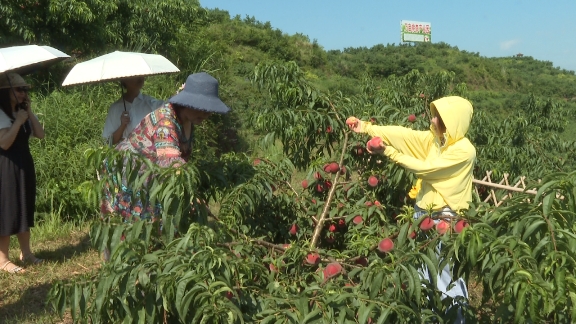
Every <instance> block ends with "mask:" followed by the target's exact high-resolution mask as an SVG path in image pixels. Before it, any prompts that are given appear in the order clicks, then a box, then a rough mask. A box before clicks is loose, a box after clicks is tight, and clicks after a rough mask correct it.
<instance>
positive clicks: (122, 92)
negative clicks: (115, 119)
mask: <svg viewBox="0 0 576 324" xmlns="http://www.w3.org/2000/svg"><path fill="white" fill-rule="evenodd" d="M120 95H121V96H122V103H124V112H126V99H124V87H123V86H122V81H120Z"/></svg>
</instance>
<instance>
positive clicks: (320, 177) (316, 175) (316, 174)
mask: <svg viewBox="0 0 576 324" xmlns="http://www.w3.org/2000/svg"><path fill="white" fill-rule="evenodd" d="M314 179H316V180H320V179H322V175H321V174H320V172H314Z"/></svg>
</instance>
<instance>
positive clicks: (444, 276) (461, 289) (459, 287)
mask: <svg viewBox="0 0 576 324" xmlns="http://www.w3.org/2000/svg"><path fill="white" fill-rule="evenodd" d="M414 209H415V212H414V219H418V218H420V217H422V216H424V215H428V212H427V211H426V210H423V209H421V208H420V207H418V206H417V205H414ZM439 214H443V215H449V216H456V213H455V212H454V211H453V210H451V209H450V208H449V207H445V208H443V209H442V210H440V211H438V212H433V213H432V216H436V215H439ZM434 222H435V223H438V222H439V221H438V220H434ZM441 244H442V243H441V242H440V243H438V246H437V247H436V251H437V252H436V255H437V256H438V255H439V252H440V247H441ZM418 272H419V273H420V277H421V278H422V279H427V280H429V281H430V272H429V271H428V267H426V266H423V267H422V268H421V269H420V270H419V271H418ZM436 282H437V285H436V288H437V289H438V290H439V291H441V292H442V296H443V297H442V299H444V298H445V297H446V296H449V297H452V298H456V297H464V298H466V299H468V289H467V288H466V282H465V281H464V279H463V278H458V279H456V280H455V281H454V280H453V279H452V273H451V271H450V266H449V265H448V264H447V265H446V266H445V267H444V269H442V271H439V272H438V277H437V278H436ZM451 283H454V285H453V287H452V288H450V289H448V286H450V284H451ZM454 323H464V316H463V314H462V311H461V310H460V309H459V310H458V317H457V319H456V321H455V322H454Z"/></svg>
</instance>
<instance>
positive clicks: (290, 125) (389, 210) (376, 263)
mask: <svg viewBox="0 0 576 324" xmlns="http://www.w3.org/2000/svg"><path fill="white" fill-rule="evenodd" d="M453 77H454V75H453V74H451V73H441V74H438V75H422V74H420V73H419V72H417V71H413V72H411V73H410V74H408V75H406V76H405V77H394V78H391V79H389V80H387V82H384V83H380V84H378V83H377V82H375V81H374V80H371V79H370V78H368V77H366V78H365V80H364V85H363V88H364V90H363V93H362V94H361V95H358V96H354V97H346V96H344V95H343V94H341V93H333V94H332V93H327V92H323V91H321V90H319V89H318V88H316V87H315V86H314V85H313V84H312V83H310V82H309V80H308V79H307V78H306V76H305V74H304V73H303V72H302V71H301V70H300V69H299V67H298V66H297V65H295V64H293V63H288V64H285V65H281V64H275V65H273V64H262V65H260V66H258V68H257V69H255V71H254V74H253V75H252V78H251V80H252V81H253V82H254V84H255V85H256V86H257V88H258V89H260V91H261V92H262V93H263V94H265V96H266V98H267V102H268V104H267V108H263V109H261V110H258V111H255V112H254V113H253V114H252V115H251V116H249V119H248V120H249V122H250V124H251V125H252V126H253V127H254V129H255V131H256V132H257V133H258V134H261V135H262V143H261V147H262V149H263V152H264V153H263V154H262V155H259V156H257V157H248V156H245V155H241V154H236V153H227V154H223V155H221V156H220V158H219V159H218V160H215V159H214V156H202V155H201V154H200V152H197V153H196V156H197V157H198V158H197V159H196V160H195V162H194V163H189V165H186V166H184V167H182V168H178V169H158V168H156V167H155V166H153V165H148V169H147V170H148V171H146V173H142V172H138V171H137V170H139V169H140V168H139V166H140V163H146V161H139V160H138V159H135V160H133V159H126V158H125V157H124V156H122V155H118V154H116V153H114V152H106V151H93V152H92V153H91V154H90V156H89V162H90V165H91V166H92V167H93V168H100V167H101V161H102V160H103V159H104V158H108V159H109V160H112V161H115V162H114V163H117V164H118V165H123V163H128V164H126V165H125V166H126V169H127V170H133V171H131V172H129V173H128V176H127V178H128V180H129V184H130V187H132V188H134V189H135V192H138V190H140V197H145V199H150V201H151V202H153V203H155V202H160V203H161V204H162V216H161V217H162V221H161V222H136V223H134V224H129V223H124V222H122V221H121V217H120V216H119V215H113V216H111V217H109V218H106V219H104V220H101V221H96V222H95V223H94V225H93V226H92V231H91V236H92V240H93V242H94V244H95V246H96V247H97V248H98V249H100V250H103V249H104V248H105V247H109V248H110V249H111V251H112V255H111V259H110V261H109V262H106V263H104V265H103V267H102V269H101V271H100V272H99V274H98V275H97V276H96V277H93V278H83V279H78V280H75V281H72V282H61V283H58V284H56V285H55V286H54V287H53V288H52V290H51V292H50V301H51V303H52V305H53V306H54V307H55V309H56V310H57V311H58V312H59V314H60V315H63V314H64V313H65V312H66V311H67V310H70V311H71V314H72V317H73V319H74V320H75V321H77V322H96V323H117V322H124V321H126V322H135V321H138V322H150V323H157V322H165V323H189V322H206V323H223V322H226V323H244V322H246V323H253V322H262V323H276V322H282V323H313V322H314V323H318V322H322V323H331V322H336V323H368V322H372V323H374V322H378V323H388V322H394V323H413V322H421V321H424V322H427V321H430V322H433V321H448V322H450V321H453V320H454V318H455V316H456V312H457V307H452V305H453V303H457V304H459V305H460V306H461V308H462V311H463V313H464V315H465V316H466V317H467V318H468V320H470V321H476V320H481V321H489V322H502V323H507V322H517V323H523V322H529V321H531V322H545V321H549V322H559V323H569V322H571V320H572V318H573V317H574V316H575V315H576V314H575V313H576V308H575V307H574V302H576V278H575V277H574V275H573V273H572V272H571V271H568V270H567V269H570V268H571V267H573V266H574V263H575V261H576V259H575V257H576V255H575V252H574V251H576V249H575V247H576V235H575V234H574V233H575V228H574V226H573V224H574V223H575V221H576V219H575V217H576V196H575V195H576V189H575V185H576V173H574V172H572V173H554V174H550V175H547V176H545V177H543V178H542V181H541V182H540V183H537V182H535V181H534V182H531V183H530V184H529V186H530V187H531V188H532V187H535V188H536V190H537V192H538V194H537V195H535V196H534V195H531V194H528V193H518V194H515V195H514V196H513V198H511V199H508V200H506V201H505V203H504V204H503V205H501V206H500V207H498V208H495V207H492V206H489V205H486V204H481V203H478V202H473V203H472V205H471V208H470V210H468V211H462V212H461V213H459V214H458V215H457V216H450V217H448V216H441V215H438V214H435V213H431V211H429V212H428V215H427V216H426V217H421V218H419V219H417V220H415V219H413V213H414V209H413V208H412V204H413V201H412V200H411V199H410V198H409V197H408V196H407V193H408V191H409V190H410V188H411V186H412V184H413V183H414V181H415V179H414V176H413V175H411V174H408V173H407V172H406V171H404V170H403V169H402V168H400V167H398V166H396V165H394V164H393V163H390V162H389V161H388V160H387V159H386V158H385V157H383V156H372V155H369V154H367V153H366V150H365V148H366V144H365V143H366V141H367V140H368V139H369V138H367V137H366V136H364V135H361V134H353V133H350V131H349V130H348V129H347V127H346V125H345V123H344V121H345V119H346V118H347V117H348V116H351V115H354V116H357V117H359V118H361V119H363V120H372V122H373V123H377V124H400V125H404V126H406V127H412V128H414V129H422V130H425V129H427V127H428V125H429V123H428V121H427V117H426V116H427V114H428V112H427V107H428V105H429V102H430V101H432V100H434V99H436V98H439V97H442V96H445V95H449V94H460V95H465V94H466V87H465V86H464V85H461V84H457V85H455V84H454V83H453ZM435 83H438V84H435ZM396 89H397V90H396ZM549 103H550V105H548V104H549ZM528 107H530V111H531V113H530V114H529V115H528V117H527V118H533V119H532V122H533V123H535V125H534V131H536V132H541V133H540V135H542V134H545V133H544V132H545V131H550V130H551V129H557V127H562V125H558V124H554V123H546V122H545V121H542V120H540V119H539V116H541V114H554V111H555V109H559V107H558V106H554V103H553V102H547V101H543V102H540V101H538V99H536V98H535V99H534V103H533V105H532V106H528ZM412 114H413V115H415V116H416V120H414V121H410V120H409V119H408V116H410V115H412ZM478 116H479V117H478ZM530 116H533V117H530ZM474 118H475V119H473V125H474V124H475V123H477V124H481V125H482V124H483V123H484V124H483V125H484V127H480V126H475V127H477V128H475V129H473V131H472V132H471V136H470V138H471V139H472V140H473V142H475V143H476V145H477V146H478V147H479V148H482V147H485V150H486V151H488V150H490V149H491V147H492V146H496V147H497V146H498V145H500V143H513V142H514V138H515V137H517V136H518V135H519V133H518V131H517V130H518V129H517V128H509V126H506V125H504V126H497V121H496V120H493V119H490V118H488V117H487V116H485V115H483V113H482V112H478V113H477V114H476V115H475V117H474ZM515 125H516V124H513V125H512V126H515ZM484 129H488V130H490V132H493V133H484V132H482V131H483V130H484ZM536 135H537V134H534V136H536ZM480 136H484V138H487V139H488V140H487V143H486V144H481V143H478V140H477V138H480ZM527 138H530V137H529V136H527ZM538 138H539V141H541V143H547V141H549V140H550V137H545V136H540V137H538ZM506 141H508V142H506ZM489 144H490V145H489ZM521 144H523V143H522V142H518V143H516V145H519V147H522V146H521ZM483 145H484V146H483ZM507 145H508V144H507ZM542 145H544V144H542ZM546 145H548V144H546ZM508 146H510V145H508ZM512 147H513V146H512ZM479 152H482V151H480V150H479ZM488 152H490V151H488ZM526 154H532V153H530V151H528V152H527V153H526ZM537 155H541V153H534V157H536V156H537ZM528 156H530V155H528ZM478 158H479V164H480V165H482V166H490V167H495V166H500V165H503V164H504V163H513V162H514V161H512V160H509V159H508V158H507V155H499V156H496V155H494V156H490V155H488V154H478ZM510 158H516V157H515V156H510ZM482 159H484V160H482ZM482 163H483V164H482ZM523 163H525V164H528V165H531V164H529V163H530V162H529V161H525V162H523ZM541 163H546V161H545V160H542V162H541ZM148 164H149V163H148ZM546 167H548V165H546ZM481 170H486V169H481ZM506 171H507V170H506ZM543 172H544V171H543ZM478 173H480V171H478ZM294 174H304V175H303V176H302V177H299V178H298V179H293V175H294ZM149 175H153V179H154V180H153V181H151V182H149V185H148V186H144V185H142V184H143V183H145V182H144V179H146V178H147V177H148V176H149ZM118 176H119V175H118ZM110 181H113V179H112V178H110V175H106V174H104V175H103V178H102V180H101V182H100V183H98V184H94V185H95V188H99V187H101V186H103V185H105V184H106V183H109V182H110ZM92 194H93V196H92V199H97V191H95V192H92ZM457 224H459V225H458V226H457ZM439 243H442V244H441V247H440V248H438V245H439ZM446 265H448V266H450V267H451V268H452V269H453V272H454V275H455V277H463V278H465V279H466V281H467V282H469V283H471V284H473V285H474V286H475V287H481V288H482V300H481V301H479V303H480V306H479V307H478V308H476V306H474V305H472V303H471V302H466V301H465V300H461V299H456V300H453V299H452V298H450V297H446V298H444V296H442V294H441V293H440V292H439V291H438V290H437V289H436V274H437V273H438V272H439V271H441V270H442V269H443V268H444V266H446ZM423 266H426V267H427V268H428V269H429V271H430V274H431V276H430V278H432V279H430V280H427V279H422V278H421V277H420V274H419V270H420V269H421V267H423ZM486 305H491V308H492V309H495V313H493V314H479V313H478V310H479V309H481V308H482V307H486ZM491 316H492V317H491Z"/></svg>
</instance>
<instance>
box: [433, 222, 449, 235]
mask: <svg viewBox="0 0 576 324" xmlns="http://www.w3.org/2000/svg"><path fill="white" fill-rule="evenodd" d="M448 230H450V223H448V222H447V221H439V222H438V224H436V231H438V234H445V233H446V232H448Z"/></svg>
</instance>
